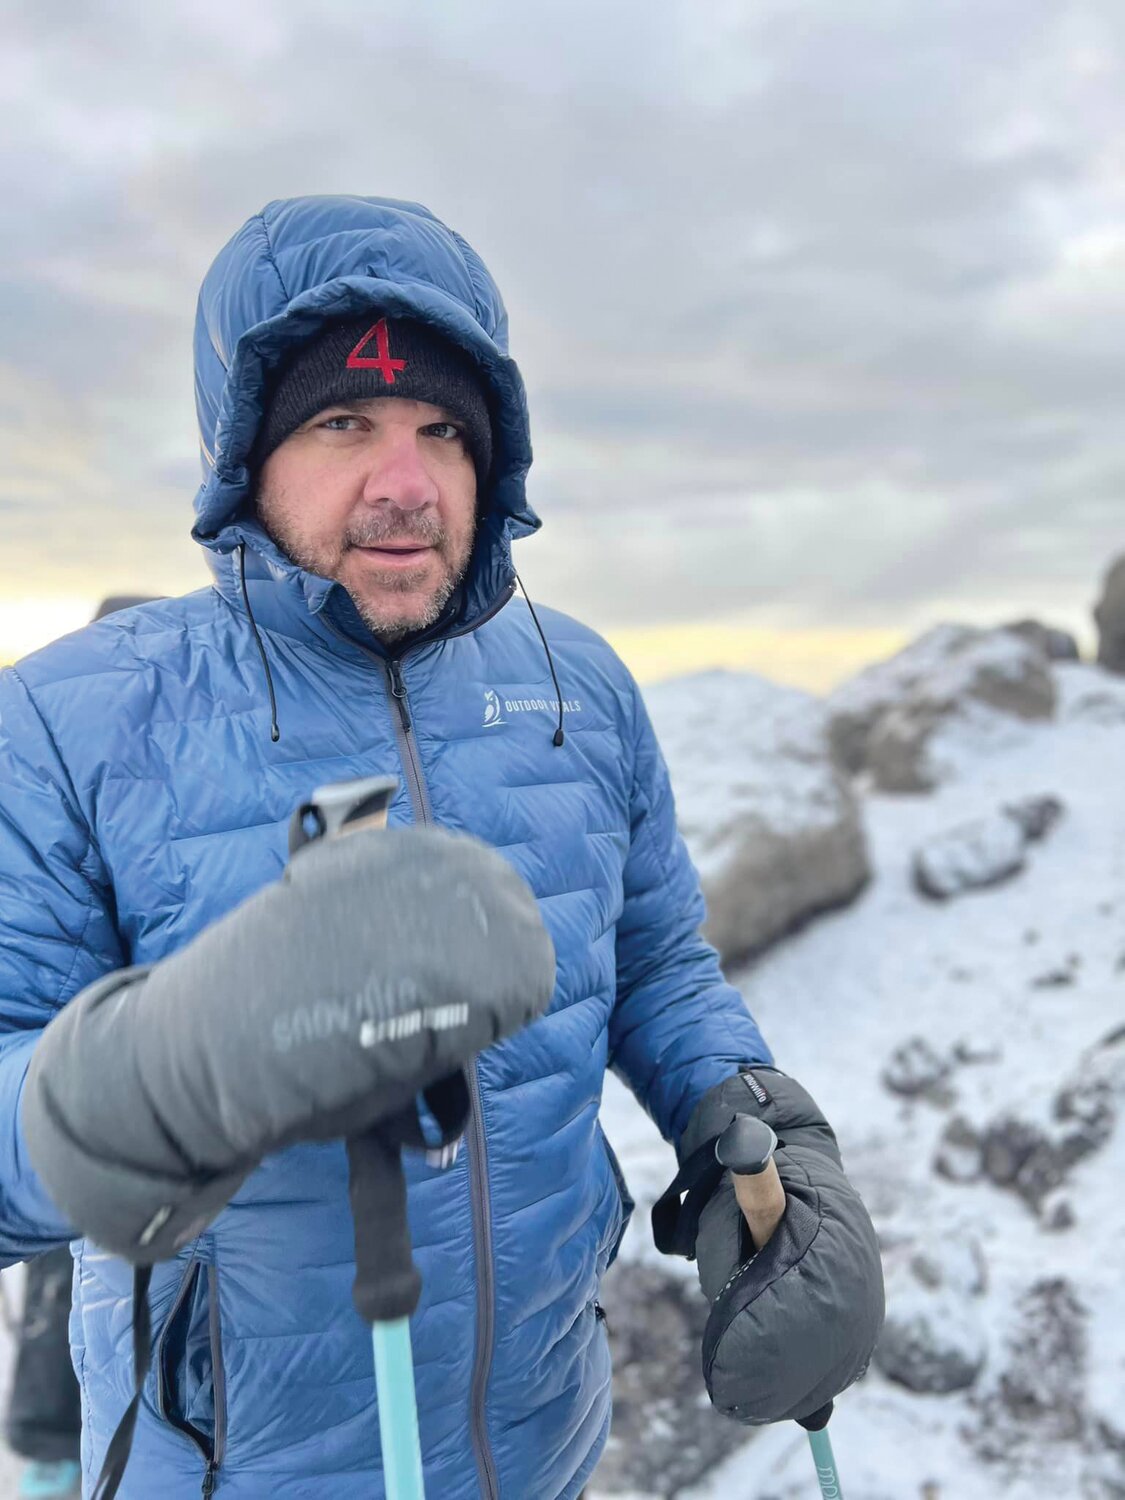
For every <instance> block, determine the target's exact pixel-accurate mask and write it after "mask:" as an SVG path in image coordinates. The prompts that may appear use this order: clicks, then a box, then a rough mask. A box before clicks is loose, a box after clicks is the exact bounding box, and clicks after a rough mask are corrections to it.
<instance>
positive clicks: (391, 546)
mask: <svg viewBox="0 0 1125 1500" xmlns="http://www.w3.org/2000/svg"><path fill="white" fill-rule="evenodd" d="M356 550H357V551H358V552H362V553H363V554H364V555H365V556H367V557H371V558H375V559H377V560H378V561H379V562H384V563H390V564H391V566H392V567H400V566H401V567H405V566H406V565H407V564H408V563H413V562H420V561H421V560H422V559H423V558H424V557H425V556H426V554H427V553H429V552H431V551H432V550H433V548H432V547H431V546H430V545H429V544H428V543H426V542H381V543H379V544H378V545H377V546H370V547H364V546H360V547H357V548H356Z"/></svg>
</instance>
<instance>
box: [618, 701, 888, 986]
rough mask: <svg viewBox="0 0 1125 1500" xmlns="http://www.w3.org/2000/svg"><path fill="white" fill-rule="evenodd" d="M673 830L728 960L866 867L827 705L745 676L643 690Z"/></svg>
mask: <svg viewBox="0 0 1125 1500" xmlns="http://www.w3.org/2000/svg"><path fill="white" fill-rule="evenodd" d="M645 698H646V701H647V704H648V707H649V711H650V713H651V714H652V717H653V721H654V724H655V726H656V730H657V734H658V736H659V738H660V743H661V746H662V748H663V750H664V754H665V757H666V759H667V761H668V765H669V769H670V771H671V774H672V780H673V784H674V786H675V790H676V803H677V809H678V813H679V819H680V828H681V830H682V832H683V835H684V838H685V839H686V841H687V845H688V848H689V849H690V851H691V855H692V858H693V859H694V861H695V863H696V865H697V866H698V868H699V872H700V876H701V878H702V881H703V890H704V894H705V895H706V897H707V911H708V921H707V927H706V929H705V930H706V932H707V936H708V937H709V938H710V940H711V941H712V942H713V943H714V944H715V946H716V947H717V948H718V949H719V952H720V953H721V954H722V956H723V958H724V959H725V960H727V961H731V960H733V959H737V958H742V957H745V956H746V955H748V954H750V953H754V952H758V951H760V950H761V949H762V948H764V947H766V946H767V945H768V944H770V943H771V942H773V941H775V940H776V939H777V938H779V937H782V936H783V935H785V934H786V933H788V932H791V931H793V930H794V929H795V928H797V927H799V926H800V925H801V924H802V923H804V922H805V921H807V920H808V918H809V917H811V916H813V915H815V914H816V913H817V912H822V911H826V910H828V909H830V908H833V907H837V906H840V905H842V904H844V903H846V902H848V901H851V900H852V899H853V898H854V897H855V896H856V894H857V893H858V892H859V891H860V890H861V889H862V887H863V885H864V884H865V882H866V881H867V878H868V875H869V866H868V862H867V845H866V840H865V837H864V832H863V823H862V818H861V814H860V805H859V800H858V798H857V796H856V793H855V791H854V790H853V788H852V787H851V785H850V783H849V781H848V779H847V778H846V777H844V776H842V775H841V774H840V773H839V771H838V770H837V769H836V767H835V766H834V764H833V762H832V758H831V755H830V753H829V749H828V739H827V724H826V720H825V713H824V708H823V706H822V704H821V703H820V702H819V700H817V699H816V698H814V697H812V695H811V694H808V693H803V692H800V691H799V690H797V689H796V688H786V687H780V686H778V685H777V684H776V683H772V682H767V681H765V679H763V678H760V677H755V676H752V675H750V674H748V673H745V674H743V673H738V674H736V673H728V672H709V673H704V674H701V675H698V676H694V677H685V678H680V679H677V680H675V681H672V682H667V683H661V684H658V685H657V686H655V687H652V688H649V689H648V690H647V691H646V694H645Z"/></svg>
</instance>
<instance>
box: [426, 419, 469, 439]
mask: <svg viewBox="0 0 1125 1500" xmlns="http://www.w3.org/2000/svg"><path fill="white" fill-rule="evenodd" d="M426 431H427V432H428V433H429V434H430V436H431V437H436V438H441V439H442V441H443V442H446V443H452V442H455V441H456V440H457V439H458V438H462V439H463V438H464V436H465V434H464V433H463V432H462V431H461V429H460V427H458V426H457V424H456V422H431V423H430V425H429V426H428V427H427V428H426Z"/></svg>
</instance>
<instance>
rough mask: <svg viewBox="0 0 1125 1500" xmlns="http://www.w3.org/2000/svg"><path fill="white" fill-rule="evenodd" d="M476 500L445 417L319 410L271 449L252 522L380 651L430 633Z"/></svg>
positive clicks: (371, 407) (460, 446) (385, 404)
mask: <svg viewBox="0 0 1125 1500" xmlns="http://www.w3.org/2000/svg"><path fill="white" fill-rule="evenodd" d="M476 498H477V483H476V470H475V468H474V466H473V461H472V458H471V457H470V455H469V451H468V449H467V447H466V445H465V442H464V440H463V438H462V436H461V430H460V428H459V427H458V425H457V423H456V422H455V421H454V420H453V418H451V417H450V416H449V413H448V412H445V411H443V410H442V409H441V408H440V407H438V406H429V405H427V404H426V403H425V402H422V401H405V400H401V399H400V398H399V397H397V396H393V397H387V396H380V397H375V398H373V399H371V400H367V401H357V402H348V403H345V404H342V405H339V406H329V407H326V408H325V409H324V411H322V412H318V413H317V415H316V416H315V417H312V418H310V419H309V421H307V422H305V423H304V425H303V426H301V427H298V428H297V430H296V431H295V432H293V433H291V434H290V436H289V437H287V438H286V440H285V441H284V442H283V443H282V444H280V446H279V447H277V448H275V449H274V451H273V452H272V453H271V454H270V456H269V458H267V459H266V461H265V463H264V464H263V465H262V472H261V475H260V477H259V484H258V514H259V516H260V518H261V521H262V524H263V526H264V527H265V528H266V530H267V531H268V532H269V534H270V536H271V537H272V538H273V540H274V541H275V542H276V543H277V545H278V546H279V547H280V548H281V549H282V551H283V552H285V553H286V554H287V556H289V557H291V558H292V559H293V561H294V562H295V563H297V564H298V566H300V567H302V568H305V569H307V570H308V571H309V572H310V573H316V574H319V575H320V576H321V577H322V578H334V579H335V580H336V581H337V582H338V583H340V584H342V585H343V587H344V588H345V589H346V590H347V591H348V593H349V594H350V595H351V597H352V600H353V601H354V603H355V607H356V609H357V610H358V611H359V614H360V617H361V618H362V619H363V621H364V623H365V624H366V625H367V626H368V628H369V629H370V630H371V631H372V633H373V634H374V635H375V636H376V637H378V639H379V640H381V641H383V642H384V644H387V645H392V644H393V643H394V642H395V641H397V640H399V639H401V638H402V637H403V636H405V635H409V634H410V633H411V632H413V631H416V630H424V629H425V628H426V627H427V626H429V625H432V624H433V623H434V621H435V620H437V618H438V617H439V616H440V614H441V612H442V610H443V609H444V608H445V605H446V603H447V602H448V600H449V597H450V595H451V594H452V593H453V590H454V589H455V588H456V586H457V584H458V583H459V582H460V581H461V579H462V578H463V577H464V576H465V570H466V568H467V567H468V565H469V558H470V556H471V554H472V550H473V539H474V536H475V534H476Z"/></svg>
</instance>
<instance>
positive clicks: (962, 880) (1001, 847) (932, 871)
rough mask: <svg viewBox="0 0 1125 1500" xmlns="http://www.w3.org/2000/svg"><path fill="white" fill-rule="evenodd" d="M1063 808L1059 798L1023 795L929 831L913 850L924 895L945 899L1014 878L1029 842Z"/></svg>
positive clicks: (919, 887)
mask: <svg viewBox="0 0 1125 1500" xmlns="http://www.w3.org/2000/svg"><path fill="white" fill-rule="evenodd" d="M1062 811H1063V806H1062V803H1061V802H1060V801H1059V799H1058V798H1057V797H1043V796H1036V797H1021V798H1020V799H1019V800H1018V801H1016V802H1010V803H1008V804H1006V805H1005V806H1004V807H1001V808H999V809H998V810H997V811H995V812H991V813H985V814H983V815H982V816H981V817H978V818H973V819H971V820H970V821H969V822H967V823H958V824H957V825H956V827H954V828H949V829H946V830H945V831H944V832H943V833H936V834H931V835H930V836H929V838H927V839H926V840H925V841H924V842H923V843H922V844H921V845H920V847H919V848H918V849H916V850H915V852H914V862H913V874H914V885H915V887H916V888H917V890H918V891H920V892H921V894H922V895H923V896H929V897H930V898H931V899H933V900H935V901H946V900H948V899H949V897H951V896H958V895H960V894H961V893H962V892H963V891H971V890H979V889H981V888H983V887H984V886H989V885H997V884H999V882H1000V881H1002V880H1008V879H1010V877H1011V876H1013V875H1016V874H1018V873H1019V871H1020V870H1022V869H1023V867H1024V865H1025V863H1026V860H1027V846H1028V845H1029V844H1033V843H1038V842H1039V840H1040V839H1043V838H1045V837H1046V836H1047V834H1048V833H1049V832H1050V830H1051V829H1052V828H1053V827H1054V826H1055V824H1056V823H1057V822H1058V820H1059V818H1060V817H1061V816H1062Z"/></svg>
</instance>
